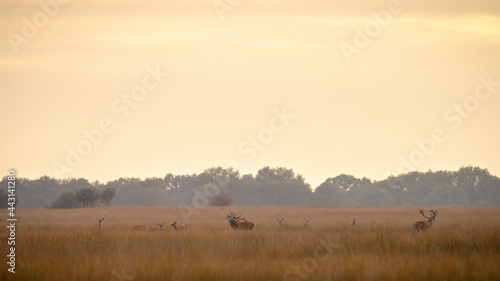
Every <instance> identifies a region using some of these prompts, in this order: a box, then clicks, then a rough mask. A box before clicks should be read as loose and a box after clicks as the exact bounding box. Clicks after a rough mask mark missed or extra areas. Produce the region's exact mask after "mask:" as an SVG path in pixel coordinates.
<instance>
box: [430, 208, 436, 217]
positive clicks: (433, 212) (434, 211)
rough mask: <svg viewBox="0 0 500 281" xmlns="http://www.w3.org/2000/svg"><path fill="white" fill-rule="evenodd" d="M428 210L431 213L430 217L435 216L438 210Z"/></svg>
mask: <svg viewBox="0 0 500 281" xmlns="http://www.w3.org/2000/svg"><path fill="white" fill-rule="evenodd" d="M429 212H431V213H432V218H435V217H436V216H437V215H438V211H437V210H429Z"/></svg>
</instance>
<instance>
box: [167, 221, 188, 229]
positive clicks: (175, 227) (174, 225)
mask: <svg viewBox="0 0 500 281" xmlns="http://www.w3.org/2000/svg"><path fill="white" fill-rule="evenodd" d="M170 226H171V227H172V228H173V229H174V230H187V228H188V225H187V224H185V223H183V224H181V226H179V227H177V221H174V223H173V224H171V225H170Z"/></svg>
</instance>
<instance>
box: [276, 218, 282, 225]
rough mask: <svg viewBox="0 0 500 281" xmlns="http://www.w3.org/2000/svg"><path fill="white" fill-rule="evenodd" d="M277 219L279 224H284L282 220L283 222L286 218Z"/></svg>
mask: <svg viewBox="0 0 500 281" xmlns="http://www.w3.org/2000/svg"><path fill="white" fill-rule="evenodd" d="M276 220H277V221H278V224H279V225H280V226H283V224H282V222H283V220H284V218H281V219H276Z"/></svg>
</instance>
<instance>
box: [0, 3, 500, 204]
mask: <svg viewBox="0 0 500 281" xmlns="http://www.w3.org/2000/svg"><path fill="white" fill-rule="evenodd" d="M0 34H2V36H1V38H2V39H0V85H1V95H2V104H3V105H4V107H3V109H2V111H0V120H2V122H1V123H0V130H1V131H2V135H3V136H4V137H3V138H2V146H1V147H0V159H1V162H0V170H1V171H4V172H6V171H8V170H9V169H15V170H16V171H17V177H18V178H25V179H28V178H29V179H31V180H29V181H26V183H28V182H32V183H35V182H43V180H40V179H39V178H40V177H44V176H47V177H48V178H50V180H55V182H53V184H54V186H53V187H52V188H56V187H58V186H59V187H61V188H60V189H61V190H66V186H67V184H66V182H71V181H72V180H71V179H79V178H84V179H88V181H89V182H94V181H96V180H97V181H99V182H100V183H104V182H108V183H107V184H106V185H111V183H109V182H116V181H120V180H119V179H120V178H126V180H124V183H123V185H126V186H129V185H133V184H136V185H144V184H145V185H148V186H151V185H150V184H146V182H147V180H145V179H146V178H161V179H162V181H164V182H162V183H161V184H158V185H157V188H160V189H161V190H162V191H163V190H165V185H166V184H169V181H168V180H165V179H164V178H163V177H164V176H165V173H167V172H168V173H172V174H173V175H176V176H175V177H178V176H177V175H192V176H189V177H186V176H179V177H181V178H182V180H181V181H183V182H184V181H191V180H193V181H194V180H195V179H197V178H198V177H201V178H203V176H202V175H203V174H204V172H203V171H204V170H205V169H207V167H219V166H221V167H223V168H224V169H228V168H230V167H232V168H233V170H235V171H239V173H241V175H240V176H241V178H237V180H235V182H232V184H236V182H238V184H242V185H244V184H248V182H252V183H253V184H255V185H256V186H255V187H254V188H259V187H258V186H260V184H259V183H258V179H256V178H255V177H257V174H258V172H257V171H259V170H260V169H262V167H267V166H270V167H287V168H288V169H290V168H293V169H294V171H298V172H300V174H301V175H303V178H304V179H305V182H307V183H309V184H310V185H311V187H312V188H315V187H318V189H317V192H319V191H320V190H322V189H323V188H319V187H321V186H324V184H325V180H326V179H328V178H330V177H336V176H337V175H352V177H353V178H356V179H359V180H360V182H361V183H360V185H361V186H363V187H365V186H371V187H373V188H374V189H373V192H374V193H377V194H379V195H380V194H383V191H381V190H385V188H387V185H385V184H382V186H379V185H380V182H383V181H385V180H386V179H387V178H388V177H390V176H397V175H401V174H403V175H408V174H409V175H417V174H420V173H422V174H426V173H427V171H429V170H432V171H458V170H459V169H461V168H460V167H464V166H465V167H468V166H472V167H481V169H487V170H488V171H489V172H491V174H493V175H499V174H500V161H499V157H498V156H499V155H500V147H499V146H498V143H500V130H498V128H499V127H500V126H499V125H500V124H499V121H500V111H499V110H498V108H500V97H499V93H500V4H499V3H498V1H492V0H479V1H460V2H457V1H451V0H440V1H432V2H425V3H424V2H418V1H409V0H400V1H398V0H390V1H386V0H384V1H382V0H367V1H356V2H353V1H322V0H312V1H299V0H290V1H267V0H266V1H264V0H255V1H254V0H252V1H226V0H213V1H212V0H211V1H197V0H187V1H184V0H170V1H156V0H151V1H139V0H129V1H119V0H108V1H91V0H82V1H62V0H60V1H57V0H52V1H49V0H47V1H35V0H21V1H17V0H5V1H1V2H0ZM413 172H415V173H416V174H413ZM450 173H453V172H450ZM245 174H253V176H252V177H253V179H250V178H245V177H244V176H243V175H245ZM445 174H446V173H445ZM364 177H366V178H368V179H370V180H369V182H368V181H367V180H363V178H364ZM411 177H415V178H416V177H417V176H411ZM444 177H452V176H449V175H447V174H446V175H444ZM137 178H141V179H144V180H136V179H137ZM188 178H189V180H188ZM36 179H38V180H36ZM129 181H131V182H129ZM135 181H137V182H138V183H135ZM414 181H420V178H419V179H418V180H417V179H415V180H414ZM205 182H206V181H203V180H201V183H200V185H203V184H204V183H205ZM295 182H296V183H297V186H296V187H295V186H291V187H289V188H290V189H294V188H297V190H303V191H304V194H308V195H307V196H306V195H304V196H302V197H301V196H298V197H297V198H301V199H294V200H295V201H294V200H292V199H286V200H285V199H272V200H273V202H277V204H281V203H280V202H281V201H279V200H285V202H287V203H286V204H313V203H314V202H316V201H315V200H316V199H311V198H312V197H311V196H312V194H313V193H311V192H310V190H309V186H308V185H307V184H304V183H303V182H302V181H301V180H296V181H295ZM437 182H440V183H442V185H438V186H432V187H429V188H431V189H432V190H425V191H422V192H421V194H420V195H418V196H419V198H420V197H422V198H423V197H424V196H429V198H427V197H425V198H427V199H425V200H428V202H434V201H432V200H434V199H432V198H445V197H446V198H448V197H447V195H446V194H447V192H448V191H449V190H453V189H446V186H447V185H451V186H454V187H456V186H457V184H456V183H455V182H454V180H450V179H449V178H446V179H445V180H443V181H437ZM186 184H187V183H186ZM335 184H336V183H333V185H335ZM489 184H490V183H488V184H486V185H487V186H489ZM188 185H189V186H193V187H191V188H196V187H197V186H199V185H196V184H188ZM423 185H427V184H423ZM63 186H64V187H63ZM83 186H86V184H84V185H83ZM97 186H100V184H99V185H97ZM153 186H155V185H153ZM375 187H376V188H375ZM183 188H184V187H183ZM185 188H186V189H182V190H183V191H187V192H186V194H184V193H182V192H180V191H179V192H180V193H179V194H177V193H175V194H176V195H175V196H177V199H172V198H170V199H169V200H173V201H176V200H177V201H180V202H182V203H183V204H185V203H187V202H189V200H190V199H189V198H190V196H192V194H190V192H191V191H190V188H187V187H185ZM231 188H234V190H232V193H233V196H234V197H235V200H236V201H235V202H236V204H250V203H248V202H253V203H252V204H264V205H265V204H270V202H267V201H266V200H267V199H264V198H269V200H271V199H270V197H269V196H266V195H264V194H265V193H264V191H262V192H260V193H259V194H261V195H259V196H262V197H263V199H258V198H254V199H251V196H250V195H248V196H250V197H247V195H245V196H244V195H243V191H238V190H243V189H244V188H242V187H235V186H234V187H233V186H231V187H228V189H229V190H231ZM390 188H392V187H390ZM436 188H438V189H439V191H437V190H436ZM441 188H444V189H441ZM464 188H465V191H462V190H460V189H454V190H453V192H454V193H456V194H454V195H453V196H452V197H453V198H455V199H448V200H449V201H444V202H441V201H439V200H438V201H436V202H435V203H436V204H439V203H443V204H444V203H450V204H469V203H470V204H476V203H477V204H483V203H484V202H483V201H482V200H483V199H484V200H487V201H488V200H492V201H488V202H496V201H495V200H496V199H495V198H496V197H491V196H486V195H484V194H483V195H481V196H479V195H478V198H474V197H473V196H472V193H471V194H468V193H467V192H470V190H469V191H467V190H468V189H467V188H466V187H464ZM474 188H475V187H474ZM481 188H482V187H481ZM69 189H70V190H72V188H69ZM342 189H346V188H345V187H342ZM408 190H411V189H408ZM445 190H447V191H445ZM432 191H434V192H437V193H438V194H440V195H439V196H431V195H430V194H431V193H432ZM169 192H172V191H169ZM387 192H394V191H391V190H390V189H389V190H387ZM464 192H465V193H464ZM250 193H252V192H250ZM292 193H293V192H292ZM353 193H354V189H353V190H352V191H351V190H349V191H348V192H347V193H346V194H350V195H349V196H347V197H348V198H347V199H345V200H344V199H342V200H340V199H339V200H340V201H338V202H337V201H336V203H335V204H341V205H357V204H360V205H363V204H375V203H373V202H371V203H367V202H364V201H363V199H361V198H360V197H359V196H354V195H352V194H353ZM50 194H52V193H50ZM252 194H253V193H252ZM314 194H316V193H314ZM424 194H425V195H424ZM464 194H467V195H464ZM488 194H489V193H488ZM53 195H56V197H57V196H58V195H59V193H58V192H55V193H53ZM122 196H123V192H122V191H120V189H118V190H117V194H116V198H115V199H114V200H115V201H113V204H118V202H120V201H119V200H120V198H122ZM137 196H139V195H137ZM165 196H167V195H165ZM252 196H257V195H252ZM259 196H257V197H259ZM290 196H291V195H290ZM332 196H333V195H332ZM335 196H337V195H335ZM339 196H340V195H339ZM471 196H472V197H471ZM48 197H50V196H48V195H47V196H45V197H44V199H43V200H41V201H40V202H44V203H43V204H44V205H45V204H49V205H50V203H51V200H53V198H51V199H50V200H49V198H48ZM293 197H294V198H295V197H296V196H293ZM313 197H314V196H313ZM159 198H163V197H161V196H160V197H159ZM242 198H245V199H242ZM304 198H307V199H304ZM375 198H380V200H381V202H380V204H390V203H391V202H387V201H388V200H389V199H387V198H392V197H391V196H389V197H387V196H383V195H380V196H375ZM396 198H397V199H394V198H392V199H390V200H395V201H394V204H411V203H412V202H409V201H408V199H404V198H406V197H404V196H403V197H401V198H399V197H397V196H396ZM458 198H466V199H463V200H462V199H458ZM382 199H383V200H382ZM25 200H26V199H25ZM47 200H48V201H47ZM158 200H160V199H158ZM161 200H163V199H161ZM240 200H243V201H244V202H242V201H240ZM276 200H278V201H276ZM317 200H320V198H317ZM326 200H327V202H323V203H320V202H319V201H317V202H316V203H317V204H334V202H333V201H332V202H330V201H328V200H330V199H326ZM332 200H333V199H332ZM373 200H375V199H373ZM390 200H389V201H390ZM436 200H437V199H436ZM461 200H462V201H461ZM20 201H21V200H20ZM147 201H148V200H146V199H144V202H147ZM173 201H169V203H168V204H174V202H173ZM134 202H141V200H140V199H137V201H134ZM161 202H165V201H164V200H163V201H161ZM122 203H125V201H124V202H121V203H120V204H122ZM20 204H22V203H20ZM33 204H34V203H33ZM37 204H38V205H37V206H39V205H40V204H41V203H37ZM138 204H139V203H138ZM155 204H156V203H155ZM158 204H160V203H158ZM376 204H379V203H376ZM484 204H486V203H484ZM488 204H489V203H488Z"/></svg>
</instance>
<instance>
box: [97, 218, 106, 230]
mask: <svg viewBox="0 0 500 281" xmlns="http://www.w3.org/2000/svg"><path fill="white" fill-rule="evenodd" d="M97 220H98V221H99V229H101V223H102V221H103V220H104V218H102V219H99V218H97Z"/></svg>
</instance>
